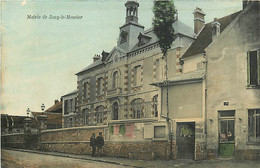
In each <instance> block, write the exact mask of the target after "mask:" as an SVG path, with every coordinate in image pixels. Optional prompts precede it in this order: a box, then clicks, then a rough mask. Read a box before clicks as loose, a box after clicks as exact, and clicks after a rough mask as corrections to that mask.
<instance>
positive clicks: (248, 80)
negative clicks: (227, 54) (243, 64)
mask: <svg viewBox="0 0 260 168" xmlns="http://www.w3.org/2000/svg"><path fill="white" fill-rule="evenodd" d="M247 85H248V86H249V85H250V51H247Z"/></svg>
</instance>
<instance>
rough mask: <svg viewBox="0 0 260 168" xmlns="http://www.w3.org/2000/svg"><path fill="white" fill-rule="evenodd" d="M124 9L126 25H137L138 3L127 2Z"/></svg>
mask: <svg viewBox="0 0 260 168" xmlns="http://www.w3.org/2000/svg"><path fill="white" fill-rule="evenodd" d="M125 7H126V18H125V20H126V23H127V22H135V23H138V7H139V3H138V2H137V1H134V0H132V1H127V2H126V3H125Z"/></svg>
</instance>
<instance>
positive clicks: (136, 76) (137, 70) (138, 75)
mask: <svg viewBox="0 0 260 168" xmlns="http://www.w3.org/2000/svg"><path fill="white" fill-rule="evenodd" d="M139 85H141V66H140V65H138V66H136V67H134V86H139Z"/></svg>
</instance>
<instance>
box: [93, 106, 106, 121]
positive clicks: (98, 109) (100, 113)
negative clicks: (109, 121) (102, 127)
mask: <svg viewBox="0 0 260 168" xmlns="http://www.w3.org/2000/svg"><path fill="white" fill-rule="evenodd" d="M103 117H104V106H98V107H96V113H95V118H96V123H97V124H98V123H103Z"/></svg>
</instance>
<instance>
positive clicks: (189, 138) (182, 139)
mask: <svg viewBox="0 0 260 168" xmlns="http://www.w3.org/2000/svg"><path fill="white" fill-rule="evenodd" d="M177 148H178V150H177V152H178V153H177V157H178V159H194V152H195V122H185V123H177Z"/></svg>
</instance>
